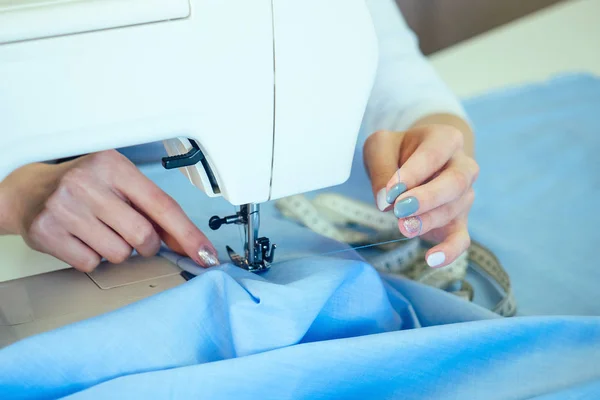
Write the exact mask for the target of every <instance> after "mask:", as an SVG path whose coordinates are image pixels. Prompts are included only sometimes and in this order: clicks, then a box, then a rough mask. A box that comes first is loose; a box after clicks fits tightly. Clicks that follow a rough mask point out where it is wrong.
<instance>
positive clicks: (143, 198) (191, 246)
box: [116, 163, 219, 267]
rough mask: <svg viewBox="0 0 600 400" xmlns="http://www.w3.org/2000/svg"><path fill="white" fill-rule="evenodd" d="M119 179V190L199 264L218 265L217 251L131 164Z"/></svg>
mask: <svg viewBox="0 0 600 400" xmlns="http://www.w3.org/2000/svg"><path fill="white" fill-rule="evenodd" d="M124 169H125V170H126V171H124V173H123V174H120V175H119V176H118V177H117V179H116V186H117V189H118V190H119V191H120V192H121V193H122V194H124V195H125V196H126V197H127V198H128V199H129V200H130V201H131V202H132V203H134V204H135V205H136V206H137V208H139V209H140V210H141V211H143V212H144V214H146V215H147V216H148V217H150V218H151V219H152V220H153V221H154V222H155V223H156V224H158V225H159V226H160V227H161V228H162V229H163V230H164V231H165V232H166V233H168V234H169V235H170V236H172V237H173V238H174V239H175V240H176V241H177V242H178V243H179V244H180V245H181V247H182V248H183V249H184V251H185V253H186V254H187V255H188V256H189V257H190V258H192V259H193V260H194V261H196V263H198V264H200V265H202V266H205V267H211V266H214V265H218V263H219V261H218V258H217V251H216V249H215V248H214V247H213V245H212V244H211V243H210V241H209V240H208V238H207V237H206V236H205V235H204V234H203V233H202V232H201V231H200V229H198V228H197V227H196V225H194V223H193V222H192V221H191V220H190V219H189V218H188V217H187V215H186V214H185V212H184V211H183V210H182V209H181V207H180V206H179V204H177V202H176V201H175V200H174V199H173V198H172V197H171V196H169V195H168V194H166V193H165V192H163V191H162V190H161V189H160V188H159V187H158V186H156V185H155V184H154V183H153V182H152V181H151V180H150V179H148V178H147V177H146V176H144V175H143V174H142V173H141V172H140V171H139V170H138V169H137V168H136V167H135V166H134V165H133V164H131V163H129V164H128V165H127V166H126V167H125V168H124Z"/></svg>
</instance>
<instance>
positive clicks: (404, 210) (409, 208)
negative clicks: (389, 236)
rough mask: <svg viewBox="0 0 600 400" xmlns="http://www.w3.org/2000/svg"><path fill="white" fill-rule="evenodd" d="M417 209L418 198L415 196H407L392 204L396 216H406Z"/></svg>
mask: <svg viewBox="0 0 600 400" xmlns="http://www.w3.org/2000/svg"><path fill="white" fill-rule="evenodd" d="M418 209H419V200H417V198H416V197H407V198H406V199H404V200H402V201H399V202H398V203H396V205H395V206H394V214H396V217H398V218H406V217H409V216H411V215H412V214H414V213H416V212H417V210H418Z"/></svg>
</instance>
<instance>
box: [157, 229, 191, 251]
mask: <svg viewBox="0 0 600 400" xmlns="http://www.w3.org/2000/svg"><path fill="white" fill-rule="evenodd" d="M156 231H157V232H158V235H159V236H160V238H161V239H162V241H163V242H164V243H165V244H166V245H167V247H168V248H169V249H171V250H172V251H173V252H175V253H177V254H179V255H182V256H185V255H186V254H185V250H184V249H183V247H182V246H181V245H180V244H179V242H178V241H177V240H176V239H175V238H174V237H173V236H171V235H170V234H169V233H168V232H165V231H164V230H162V228H160V227H157V228H156Z"/></svg>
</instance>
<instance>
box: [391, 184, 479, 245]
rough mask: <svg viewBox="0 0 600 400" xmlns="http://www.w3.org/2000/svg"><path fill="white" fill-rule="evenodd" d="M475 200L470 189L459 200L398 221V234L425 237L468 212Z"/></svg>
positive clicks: (473, 193)
mask: <svg viewBox="0 0 600 400" xmlns="http://www.w3.org/2000/svg"><path fill="white" fill-rule="evenodd" d="M474 200H475V192H474V191H473V189H470V190H469V191H468V192H467V193H465V194H464V195H463V196H462V197H460V198H459V199H457V200H455V201H453V202H450V203H447V204H444V205H443V206H441V207H438V208H435V209H433V210H431V211H429V212H426V213H424V214H421V215H415V216H412V217H408V218H403V219H400V220H398V226H399V228H400V232H402V234H403V235H405V236H407V237H415V236H421V235H425V234H427V233H428V232H430V231H432V230H434V229H437V228H441V227H443V226H446V225H448V224H449V223H450V222H452V221H453V220H455V219H456V218H457V217H459V216H461V215H465V214H466V213H468V211H469V210H470V208H471V206H472V205H473V201H474Z"/></svg>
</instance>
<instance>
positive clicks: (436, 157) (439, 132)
mask: <svg viewBox="0 0 600 400" xmlns="http://www.w3.org/2000/svg"><path fill="white" fill-rule="evenodd" d="M417 129H422V130H424V131H423V132H421V131H416V132H419V133H421V134H422V135H423V140H422V142H421V143H420V144H419V145H418V146H417V148H416V149H415V151H414V152H413V153H412V154H411V155H410V156H409V157H408V159H407V160H406V162H404V164H403V165H402V166H401V167H400V169H399V170H398V171H397V173H396V174H394V175H393V176H392V178H391V179H390V180H389V182H388V183H387V189H388V191H390V190H392V188H394V186H396V185H398V184H402V185H405V187H406V188H407V189H412V188H414V187H417V186H419V185H420V184H422V183H423V182H425V181H427V180H428V179H429V178H431V177H432V176H433V175H434V174H435V173H436V172H438V171H439V170H440V169H442V168H443V167H444V166H445V165H446V164H447V163H448V161H450V159H451V157H452V156H453V155H454V154H455V153H456V152H457V150H459V149H460V148H462V145H463V140H464V138H463V135H462V133H461V132H460V131H459V130H458V129H455V128H452V127H450V126H433V127H422V128H417Z"/></svg>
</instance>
